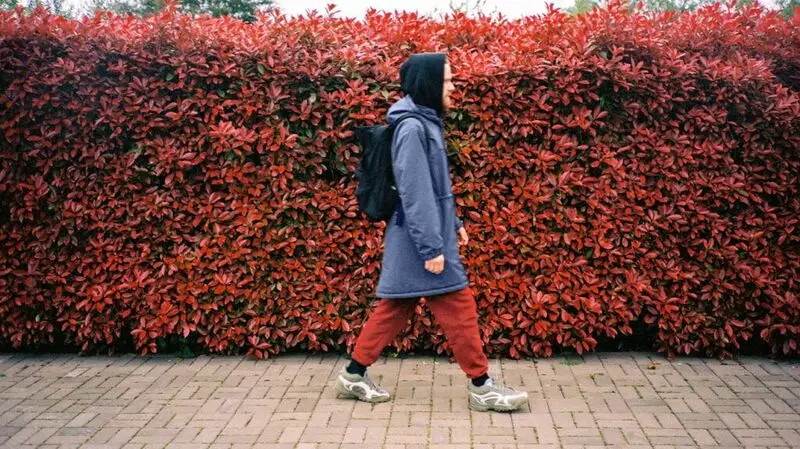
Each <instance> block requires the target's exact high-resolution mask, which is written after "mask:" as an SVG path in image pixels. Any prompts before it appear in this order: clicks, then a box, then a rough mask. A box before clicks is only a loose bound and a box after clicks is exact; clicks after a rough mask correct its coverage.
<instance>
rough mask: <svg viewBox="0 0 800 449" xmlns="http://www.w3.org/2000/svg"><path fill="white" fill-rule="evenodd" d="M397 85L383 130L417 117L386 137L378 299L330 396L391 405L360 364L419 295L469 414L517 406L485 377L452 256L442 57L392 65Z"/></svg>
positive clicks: (522, 398)
mask: <svg viewBox="0 0 800 449" xmlns="http://www.w3.org/2000/svg"><path fill="white" fill-rule="evenodd" d="M400 82H401V86H402V89H403V92H404V93H405V96H404V97H403V98H402V99H401V100H399V101H398V102H396V103H395V104H394V105H393V106H392V107H391V108H390V109H389V113H388V121H389V125H393V123H395V122H396V121H398V119H399V118H400V117H403V116H405V115H407V114H409V113H413V114H415V115H416V117H414V118H410V119H405V120H402V121H400V122H399V123H398V124H397V126H396V128H395V130H394V136H393V140H392V150H391V151H392V171H393V173H394V178H395V186H396V189H397V191H398V193H399V197H400V201H399V203H398V207H397V209H396V211H395V213H394V215H393V216H392V218H391V219H390V220H389V222H388V223H387V228H386V234H385V244H384V254H383V266H382V270H381V275H380V280H379V281H378V288H377V295H376V296H377V297H378V298H380V299H379V303H378V305H377V307H376V308H375V310H374V311H373V313H372V314H371V315H370V317H369V318H368V319H367V321H366V323H365V324H364V326H363V330H362V331H361V334H360V335H359V337H358V340H357V341H356V346H355V348H354V351H353V353H352V357H351V362H350V364H349V365H348V366H346V367H345V368H343V369H342V371H341V373H340V374H339V376H338V378H337V380H336V387H335V388H336V392H337V393H338V396H340V397H345V398H353V399H357V400H360V401H365V402H373V403H374V402H385V401H388V400H390V399H391V394H390V393H389V392H388V391H386V390H385V389H383V388H381V387H380V386H378V385H376V384H375V382H373V381H372V379H370V377H369V376H368V375H367V367H369V366H370V365H372V364H373V363H375V362H376V361H377V360H378V358H379V357H380V354H381V352H382V351H383V349H384V348H385V347H386V346H387V345H389V344H390V343H391V342H392V341H393V340H394V339H395V337H396V336H397V335H398V333H399V332H400V331H402V330H403V328H404V327H405V326H406V324H407V323H408V321H409V319H410V318H411V315H412V314H413V313H414V311H415V309H416V305H417V303H418V301H419V299H420V298H423V297H424V298H426V303H427V304H428V306H429V307H430V310H431V312H432V313H433V315H434V317H435V319H436V321H437V323H438V324H439V325H440V326H441V327H442V329H443V330H444V333H445V336H446V337H447V340H448V342H449V343H450V346H451V347H452V349H453V353H454V355H455V359H456V361H457V362H458V364H459V365H460V367H461V369H462V370H463V371H464V373H465V374H466V375H467V377H468V378H469V379H470V382H469V386H468V390H469V391H468V401H469V408H470V409H471V410H477V411H489V410H493V411H512V410H516V409H518V408H520V407H521V406H522V405H523V404H527V403H528V393H527V392H523V391H517V390H515V389H513V388H510V387H506V386H503V385H501V384H499V383H496V382H494V381H493V380H492V378H491V377H489V374H488V370H489V362H488V360H487V358H486V355H485V354H484V352H483V343H482V341H481V337H480V330H479V328H478V311H477V305H476V303H475V298H474V296H473V293H472V290H471V289H470V288H469V280H468V278H467V275H466V272H465V270H464V266H463V265H462V262H461V257H460V254H459V246H464V245H466V244H467V242H468V241H469V237H468V235H467V231H466V229H465V228H464V226H463V224H462V222H461V220H459V219H458V217H457V216H456V210H455V201H454V197H453V191H452V184H451V180H450V173H449V169H448V165H447V155H446V154H445V140H444V124H443V122H442V117H443V114H444V112H445V111H447V109H448V108H449V107H450V106H451V95H452V93H453V90H454V89H455V86H454V84H453V81H452V70H451V67H450V64H449V62H448V60H447V56H446V55H445V54H443V53H423V54H415V55H412V56H411V57H409V58H408V60H407V61H406V62H404V63H403V65H402V66H401V68H400Z"/></svg>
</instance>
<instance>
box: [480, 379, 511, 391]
mask: <svg viewBox="0 0 800 449" xmlns="http://www.w3.org/2000/svg"><path fill="white" fill-rule="evenodd" d="M484 385H486V386H487V387H493V388H494V389H496V390H498V391H500V392H501V393H516V392H517V390H515V389H513V388H511V387H508V386H505V385H500V384H496V383H494V380H492V379H488V380H487V381H486V383H485V384H484Z"/></svg>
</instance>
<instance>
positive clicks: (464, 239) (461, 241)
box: [458, 226, 469, 246]
mask: <svg viewBox="0 0 800 449" xmlns="http://www.w3.org/2000/svg"><path fill="white" fill-rule="evenodd" d="M467 243H469V236H468V235H467V230H466V229H465V228H464V226H461V228H459V229H458V246H464V245H466V244H467Z"/></svg>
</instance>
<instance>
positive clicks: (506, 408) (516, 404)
mask: <svg viewBox="0 0 800 449" xmlns="http://www.w3.org/2000/svg"><path fill="white" fill-rule="evenodd" d="M468 401H469V409H470V410H473V411H476V412H489V411H493V412H513V411H516V410H519V409H520V408H521V407H522V406H523V405H527V406H528V410H530V399H529V398H527V397H525V398H520V399H517V400H516V401H512V402H511V404H510V405H484V404H479V403H477V402H473V400H472V398H469V400H468Z"/></svg>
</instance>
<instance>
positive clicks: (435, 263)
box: [425, 254, 444, 274]
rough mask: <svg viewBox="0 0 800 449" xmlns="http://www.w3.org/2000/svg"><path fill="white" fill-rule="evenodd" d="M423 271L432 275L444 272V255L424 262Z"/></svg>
mask: <svg viewBox="0 0 800 449" xmlns="http://www.w3.org/2000/svg"><path fill="white" fill-rule="evenodd" d="M425 269H426V270H428V271H430V272H431V273H433V274H439V273H441V272H442V271H444V254H440V255H438V256H436V257H434V258H433V259H431V260H429V261H427V262H425Z"/></svg>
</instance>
